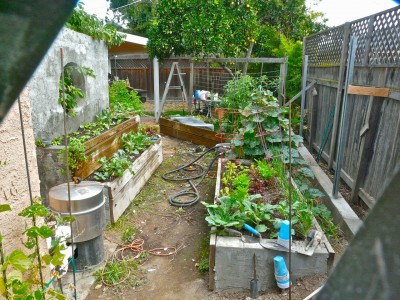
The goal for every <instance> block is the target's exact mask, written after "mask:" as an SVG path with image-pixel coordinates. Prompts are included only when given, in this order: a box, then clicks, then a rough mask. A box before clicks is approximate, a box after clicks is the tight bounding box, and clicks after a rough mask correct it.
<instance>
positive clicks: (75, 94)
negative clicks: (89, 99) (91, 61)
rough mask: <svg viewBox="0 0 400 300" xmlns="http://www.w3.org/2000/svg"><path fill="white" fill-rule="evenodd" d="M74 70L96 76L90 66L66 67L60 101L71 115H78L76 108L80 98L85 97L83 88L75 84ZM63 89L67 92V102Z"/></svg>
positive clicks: (61, 84) (61, 83)
mask: <svg viewBox="0 0 400 300" xmlns="http://www.w3.org/2000/svg"><path fill="white" fill-rule="evenodd" d="M74 72H76V73H78V74H81V75H86V76H90V77H93V78H96V76H95V75H94V73H93V70H92V69H90V68H88V67H81V66H66V67H65V68H64V80H62V76H60V82H59V91H58V92H59V97H58V103H59V104H60V105H61V106H62V107H63V108H64V109H65V112H66V113H67V114H68V115H70V116H71V117H75V116H76V112H75V108H76V107H77V106H78V99H79V98H80V99H83V98H84V97H85V94H84V92H83V90H82V89H81V88H79V87H77V86H76V85H75V82H74V79H73V75H72V74H73V73H74ZM63 90H64V93H65V102H64V97H63Z"/></svg>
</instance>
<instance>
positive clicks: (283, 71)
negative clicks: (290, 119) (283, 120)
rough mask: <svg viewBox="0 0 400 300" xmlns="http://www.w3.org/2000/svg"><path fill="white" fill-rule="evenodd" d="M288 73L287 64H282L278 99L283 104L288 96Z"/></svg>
mask: <svg viewBox="0 0 400 300" xmlns="http://www.w3.org/2000/svg"><path fill="white" fill-rule="evenodd" d="M286 75H287V64H286V63H283V64H281V66H280V71H279V94H278V101H279V104H280V105H281V106H283V103H284V102H285V98H286Z"/></svg>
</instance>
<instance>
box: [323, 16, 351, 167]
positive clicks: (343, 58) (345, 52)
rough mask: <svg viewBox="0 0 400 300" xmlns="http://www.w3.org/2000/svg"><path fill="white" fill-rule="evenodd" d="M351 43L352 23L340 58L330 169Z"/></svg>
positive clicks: (345, 34) (346, 29) (347, 27)
mask: <svg viewBox="0 0 400 300" xmlns="http://www.w3.org/2000/svg"><path fill="white" fill-rule="evenodd" d="M349 41H350V23H348V22H347V23H345V24H344V33H343V45H342V55H341V57H340V68H339V78H338V86H337V93H336V101H335V103H336V104H335V105H336V109H335V115H334V118H333V126H332V136H331V146H330V149H329V160H328V169H329V170H330V169H332V166H333V158H334V157H335V149H336V139H337V132H338V127H339V116H340V107H341V105H340V104H341V103H342V95H343V84H344V80H345V77H344V75H345V72H346V62H347V55H348V50H349Z"/></svg>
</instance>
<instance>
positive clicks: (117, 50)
mask: <svg viewBox="0 0 400 300" xmlns="http://www.w3.org/2000/svg"><path fill="white" fill-rule="evenodd" d="M125 34H126V38H125V42H123V43H122V44H121V45H119V46H111V47H110V48H109V49H108V53H109V54H110V55H113V54H132V53H147V49H146V45H147V42H148V40H149V39H148V38H145V37H141V36H138V35H134V34H129V33H125Z"/></svg>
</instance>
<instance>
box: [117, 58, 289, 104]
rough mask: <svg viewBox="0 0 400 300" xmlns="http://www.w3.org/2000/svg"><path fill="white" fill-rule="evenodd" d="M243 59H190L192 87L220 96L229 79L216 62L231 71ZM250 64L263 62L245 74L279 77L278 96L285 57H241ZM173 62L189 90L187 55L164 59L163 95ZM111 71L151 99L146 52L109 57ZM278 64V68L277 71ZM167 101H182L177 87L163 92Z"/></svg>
mask: <svg viewBox="0 0 400 300" xmlns="http://www.w3.org/2000/svg"><path fill="white" fill-rule="evenodd" d="M242 60H244V59H240V58H236V59H228V58H226V59H210V60H209V61H208V62H207V61H193V90H207V91H211V92H212V93H218V94H219V95H223V92H224V86H225V85H226V83H227V82H228V81H229V80H231V79H233V76H232V74H231V73H229V72H227V70H226V69H224V68H223V67H221V66H220V64H218V63H216V62H217V61H218V62H223V63H225V64H228V66H229V68H230V70H231V72H233V73H235V72H236V71H237V70H241V69H242V66H243V63H244V62H243V61H242ZM245 60H247V61H249V62H250V63H258V64H260V65H261V64H263V65H264V64H265V67H264V68H263V67H261V71H257V72H256V73H251V72H250V71H249V72H248V73H247V74H249V75H253V76H260V75H266V76H267V77H268V78H269V79H270V80H274V79H276V80H279V82H280V85H279V91H277V96H278V97H279V98H280V100H282V99H281V95H282V94H284V87H285V81H286V74H287V64H286V62H287V58H250V59H245ZM173 62H178V63H179V67H180V69H181V72H182V74H183V80H184V85H185V88H186V91H187V92H188V93H189V91H190V63H191V62H192V60H191V58H189V57H175V58H171V59H167V60H165V61H164V62H162V63H160V66H159V80H160V91H159V93H160V95H162V94H163V92H164V89H165V86H166V83H167V80H168V76H169V73H170V70H171V66H172V63H173ZM110 63H111V73H112V75H113V76H118V77H119V79H126V78H128V79H129V82H130V84H131V86H132V87H134V88H136V89H142V90H145V91H147V97H148V98H149V99H154V81H153V75H154V73H153V63H152V60H150V59H149V57H148V56H147V55H128V56H125V57H124V56H121V57H118V58H116V59H114V58H112V59H111V61H110ZM267 64H270V65H274V67H275V68H276V69H278V70H271V67H268V66H267ZM279 66H280V70H279ZM179 85H180V83H179V78H178V76H173V78H172V81H171V84H170V86H179ZM167 99H168V100H182V94H181V90H180V89H175V90H173V89H171V90H169V92H168V95H167Z"/></svg>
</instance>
